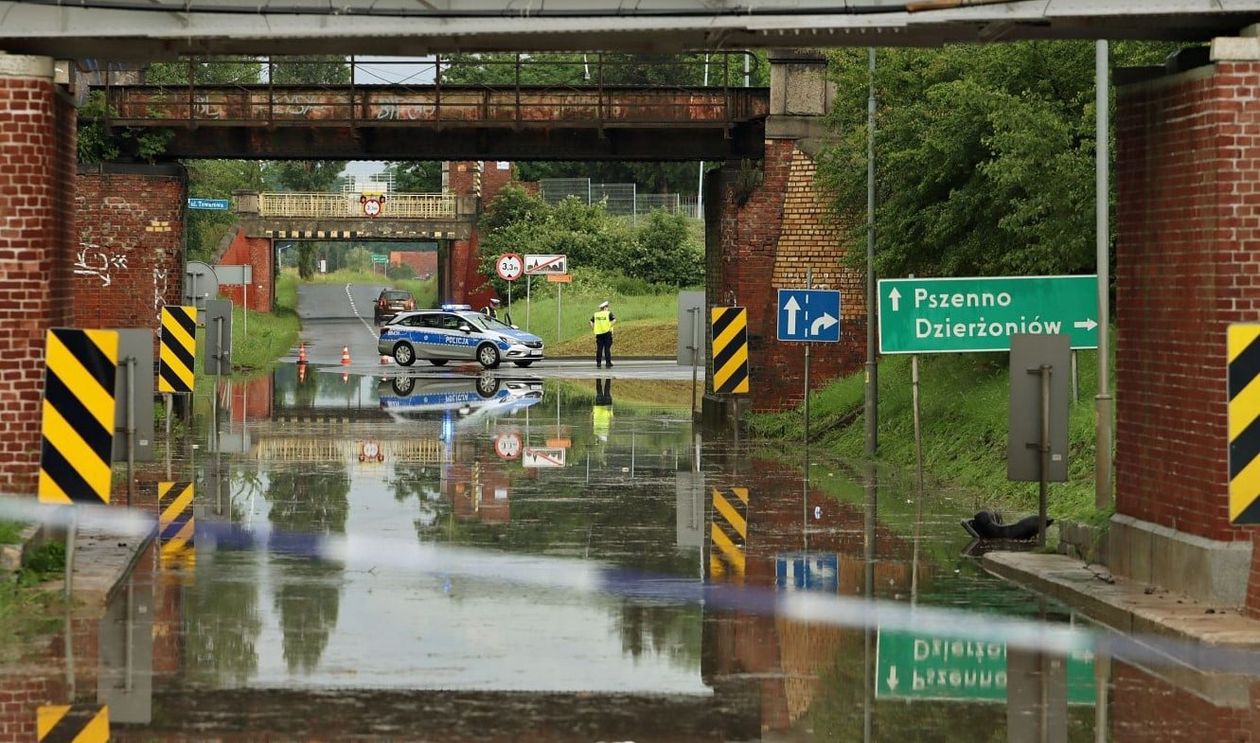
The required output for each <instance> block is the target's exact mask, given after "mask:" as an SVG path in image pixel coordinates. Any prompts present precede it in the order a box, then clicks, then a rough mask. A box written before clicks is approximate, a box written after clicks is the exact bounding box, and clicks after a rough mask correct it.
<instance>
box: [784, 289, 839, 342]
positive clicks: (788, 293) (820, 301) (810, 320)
mask: <svg viewBox="0 0 1260 743" xmlns="http://www.w3.org/2000/svg"><path fill="white" fill-rule="evenodd" d="M779 340H781V341H814V342H818V343H839V342H840V292H838V291H835V290H834V289H780V290H779Z"/></svg>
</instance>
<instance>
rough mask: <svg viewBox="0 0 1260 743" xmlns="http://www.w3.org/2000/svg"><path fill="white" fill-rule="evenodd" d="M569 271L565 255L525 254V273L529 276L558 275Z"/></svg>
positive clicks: (567, 259)
mask: <svg viewBox="0 0 1260 743" xmlns="http://www.w3.org/2000/svg"><path fill="white" fill-rule="evenodd" d="M568 272H569V257H568V256H567V255H527V256H525V273H526V275H529V276H544V275H548V274H554V275H560V274H566V273H568Z"/></svg>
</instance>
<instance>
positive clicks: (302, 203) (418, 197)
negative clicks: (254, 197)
mask: <svg viewBox="0 0 1260 743" xmlns="http://www.w3.org/2000/svg"><path fill="white" fill-rule="evenodd" d="M380 207H381V209H380V213H379V214H378V215H377V218H378V219H454V218H455V217H456V197H455V195H454V194H449V193H391V194H386V195H385V200H384V201H383V202H381V204H380ZM258 216H260V217H299V218H308V219H329V218H335V219H358V218H363V217H365V216H367V215H366V214H365V212H364V210H363V204H362V203H361V202H360V195H359V194H357V193H355V194H345V193H291V192H283V193H260V194H258Z"/></svg>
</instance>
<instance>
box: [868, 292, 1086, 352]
mask: <svg viewBox="0 0 1260 743" xmlns="http://www.w3.org/2000/svg"><path fill="white" fill-rule="evenodd" d="M1097 288H1098V277H1097V276H1005V277H994V278H958V279H884V280H882V281H880V282H879V347H880V353H885V354H895V353H957V352H969V351H1008V350H1010V347H1011V336H1013V335H1020V334H1031V335H1058V334H1063V335H1066V336H1068V337H1069V338H1070V339H1071V346H1072V348H1097V347H1098V335H1099V333H1098V327H1099V325H1098V321H1097V301H1096V296H1095V295H1096V292H1097Z"/></svg>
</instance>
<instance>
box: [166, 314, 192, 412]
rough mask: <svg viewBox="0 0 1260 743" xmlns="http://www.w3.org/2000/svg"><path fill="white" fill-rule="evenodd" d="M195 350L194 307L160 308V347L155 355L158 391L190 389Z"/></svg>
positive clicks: (183, 390)
mask: <svg viewBox="0 0 1260 743" xmlns="http://www.w3.org/2000/svg"><path fill="white" fill-rule="evenodd" d="M196 353H197V308H196V307H180V306H177V305H168V306H166V307H163V308H162V350H161V352H160V353H159V355H158V392H192V391H193V360H194V359H195V358H196Z"/></svg>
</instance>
